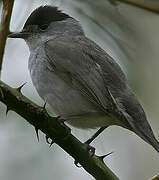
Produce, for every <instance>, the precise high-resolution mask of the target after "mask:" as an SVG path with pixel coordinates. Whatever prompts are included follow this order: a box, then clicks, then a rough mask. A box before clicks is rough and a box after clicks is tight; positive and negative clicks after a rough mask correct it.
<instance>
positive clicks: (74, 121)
mask: <svg viewBox="0 0 159 180" xmlns="http://www.w3.org/2000/svg"><path fill="white" fill-rule="evenodd" d="M8 37H9V38H22V39H24V40H25V42H26V44H27V45H28V47H29V50H30V56H29V63H28V68H29V71H30V75H31V79H32V82H33V85H34V86H35V88H36V90H37V92H38V94H39V96H40V97H41V98H42V99H43V100H44V101H45V102H47V104H48V105H49V106H50V107H51V109H52V111H53V112H54V114H55V115H56V116H58V117H61V118H62V119H64V120H65V122H66V123H69V124H70V125H72V126H74V127H76V128H81V129H86V130H87V129H97V128H100V129H99V130H98V131H97V133H95V136H97V135H98V134H99V133H101V132H102V131H103V130H104V129H106V128H107V127H109V126H112V125H117V126H120V127H123V128H126V129H128V130H130V131H132V132H134V133H135V134H136V135H138V136H139V137H140V138H142V139H143V140H144V141H145V142H147V143H148V144H150V145H151V146H152V147H153V148H154V149H155V150H156V151H157V152H159V142H158V141H157V139H156V138H155V136H154V133H153V131H152V128H151V126H150V124H149V123H148V121H147V118H146V114H145V112H144V110H143V108H142V106H141V105H140V103H139V101H138V99H137V97H136V95H135V93H134V92H133V90H132V89H131V88H130V86H129V85H128V81H127V78H126V76H125V74H124V73H123V71H122V69H121V67H120V65H119V64H118V63H117V62H116V61H115V60H114V59H113V58H112V57H111V56H110V55H109V54H108V53H107V52H106V51H105V50H103V49H102V48H101V47H100V46H99V45H98V44H96V43H95V42H94V41H92V40H91V39H89V38H88V37H86V35H85V33H84V30H83V28H82V26H81V25H80V23H79V21H77V20H76V19H75V18H73V17H72V16H70V15H68V14H66V13H64V12H63V11H61V10H59V8H58V7H56V6H49V5H45V6H40V7H38V8H36V9H35V10H34V11H33V12H32V13H31V14H30V16H29V17H28V19H27V20H26V22H25V24H24V26H23V29H22V31H20V32H13V33H11V34H9V36H8ZM92 140H93V139H91V140H88V141H87V143H88V144H89V143H90V142H92Z"/></svg>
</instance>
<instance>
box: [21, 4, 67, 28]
mask: <svg viewBox="0 0 159 180" xmlns="http://www.w3.org/2000/svg"><path fill="white" fill-rule="evenodd" d="M69 17H70V16H69V15H67V14H65V13H63V12H61V11H60V10H58V8H57V7H55V6H40V7H39V8H37V9H35V10H34V11H33V12H32V13H31V15H30V16H29V18H28V19H27V21H26V23H25V24H24V28H25V27H26V26H28V25H39V26H41V25H43V24H50V23H51V22H53V21H62V20H65V19H67V18H69Z"/></svg>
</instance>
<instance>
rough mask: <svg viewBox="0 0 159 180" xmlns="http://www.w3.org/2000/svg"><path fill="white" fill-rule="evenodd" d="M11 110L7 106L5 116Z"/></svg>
mask: <svg viewBox="0 0 159 180" xmlns="http://www.w3.org/2000/svg"><path fill="white" fill-rule="evenodd" d="M10 110H11V109H10V108H9V107H8V106H7V109H6V116H7V114H8V111H10Z"/></svg>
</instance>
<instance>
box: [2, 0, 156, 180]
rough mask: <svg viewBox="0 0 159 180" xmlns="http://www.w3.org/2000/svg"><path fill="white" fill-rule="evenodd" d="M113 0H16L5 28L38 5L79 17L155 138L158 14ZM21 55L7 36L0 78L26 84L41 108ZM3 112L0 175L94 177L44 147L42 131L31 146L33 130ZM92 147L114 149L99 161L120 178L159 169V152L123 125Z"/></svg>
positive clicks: (139, 178) (36, 179)
mask: <svg viewBox="0 0 159 180" xmlns="http://www.w3.org/2000/svg"><path fill="white" fill-rule="evenodd" d="M147 1H148V0H147ZM112 2H114V1H113V0H111V1H110V0H109V1H106V0H98V1H92V0H54V1H48V0H43V1H42V0H41V1H40V0H38V1H37V0H27V1H21V0H15V4H14V8H13V15H12V20H11V31H18V30H21V28H22V27H23V24H24V22H25V20H26V19H27V17H28V16H29V14H30V13H31V12H32V10H33V9H35V8H36V7H38V6H40V5H46V4H52V5H56V6H59V7H60V9H63V10H64V11H65V12H67V13H69V14H70V15H72V16H73V17H75V18H76V19H78V20H79V21H80V23H81V24H82V26H83V28H84V30H85V33H86V35H87V36H88V37H89V38H91V39H92V40H94V41H96V42H97V43H98V44H99V45H100V46H101V47H102V48H104V49H105V50H106V51H107V52H108V53H109V54H110V55H111V56H113V57H114V58H115V60H116V61H117V62H118V63H120V65H121V67H122V69H123V70H124V72H125V73H126V75H127V78H128V80H129V84H130V86H131V87H132V88H133V90H134V91H135V93H136V94H137V96H138V98H139V99H140V102H141V104H142V105H143V107H144V109H145V112H146V114H147V117H148V120H149V122H150V124H151V126H152V128H153V130H154V133H155V135H156V137H157V138H158V139H159V110H158V109H159V95H158V93H159V80H158V76H159V72H158V68H159V58H158V57H159V35H158V32H159V14H155V13H152V12H149V11H146V10H142V9H140V8H137V7H133V6H130V5H126V4H121V3H117V4H115V5H114V3H112ZM145 2H146V1H145ZM151 2H154V3H156V2H157V1H155V0H153V1H151ZM156 5H157V3H156ZM28 57H29V50H28V48H27V46H26V44H25V42H24V41H23V40H16V39H15V40H13V39H8V40H7V45H6V49H5V56H4V64H3V71H2V79H3V81H4V82H6V83H8V84H9V85H11V86H13V87H18V86H20V85H21V84H23V83H24V82H27V84H26V85H25V86H24V88H23V90H22V91H23V94H24V95H25V96H27V97H29V98H30V99H32V100H34V101H35V102H36V103H38V104H39V105H43V104H44V102H43V101H42V100H41V99H40V97H39V96H38V94H37V92H36V91H35V89H34V87H33V85H32V83H31V79H30V76H29V72H28V68H27V66H28V65H27V63H28ZM5 110H6V107H5V106H4V105H3V104H2V103H1V104H0V117H1V120H0V179H1V180H10V179H12V180H28V179H29V180H43V179H47V180H51V179H52V180H75V179H76V180H78V179H79V180H81V179H82V180H92V179H93V178H92V177H91V176H90V175H89V174H87V173H86V172H85V171H84V170H83V169H82V168H76V167H75V165H74V164H73V159H72V158H71V157H70V156H69V155H68V154H66V153H65V152H64V151H63V150H62V149H60V148H59V147H58V146H57V145H53V146H52V147H51V148H49V146H48V145H47V144H46V142H45V137H44V135H43V134H42V133H40V142H39V143H38V142H37V139H36V135H35V132H34V129H33V127H32V126H31V125H29V124H28V123H27V122H26V121H25V120H24V119H23V118H21V117H20V116H19V115H17V114H16V113H14V112H9V113H8V115H7V117H6V115H5ZM48 111H50V110H49V109H48ZM92 133H93V131H89V132H88V131H82V130H78V129H73V134H75V135H76V136H77V137H79V138H80V139H81V140H82V141H84V140H86V139H87V138H88V137H90V135H91V134H92ZM93 145H94V146H95V147H96V152H97V154H98V155H103V154H106V153H109V152H111V151H114V153H113V154H112V155H110V156H108V157H107V158H106V159H105V162H106V164H107V165H108V166H109V167H110V168H111V170H112V171H113V172H114V173H115V174H117V175H118V177H119V178H120V179H121V180H148V179H149V178H150V177H152V176H154V175H155V174H158V173H159V154H157V152H156V151H155V150H154V149H153V148H152V147H151V146H150V145H148V144H146V143H145V142H143V140H141V139H140V138H139V137H137V136H136V135H135V134H134V133H132V132H129V131H128V130H125V129H123V128H120V127H115V126H114V127H110V128H108V129H107V130H106V131H105V132H104V133H102V134H101V135H100V136H99V137H98V138H97V139H96V140H95V142H94V144H93Z"/></svg>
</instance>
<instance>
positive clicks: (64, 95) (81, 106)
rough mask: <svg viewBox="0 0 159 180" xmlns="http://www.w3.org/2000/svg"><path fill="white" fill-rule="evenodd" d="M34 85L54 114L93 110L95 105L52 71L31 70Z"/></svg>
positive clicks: (80, 112)
mask: <svg viewBox="0 0 159 180" xmlns="http://www.w3.org/2000/svg"><path fill="white" fill-rule="evenodd" d="M31 77H32V81H33V84H34V86H35V87H36V90H37V92H38V94H39V95H40V96H41V98H43V99H44V101H45V102H47V103H48V104H49V105H50V106H51V108H52V110H53V112H54V113H55V115H59V116H70V115H76V114H85V113H88V112H95V111H96V107H94V105H93V104H91V103H90V102H89V101H88V100H87V99H86V98H84V97H83V96H82V95H81V94H80V92H79V91H78V90H76V89H73V88H72V87H70V86H69V85H67V83H65V82H64V81H63V80H62V79H61V78H59V77H58V76H57V75H56V74H54V73H53V72H49V71H47V70H43V71H37V67H36V71H31Z"/></svg>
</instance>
